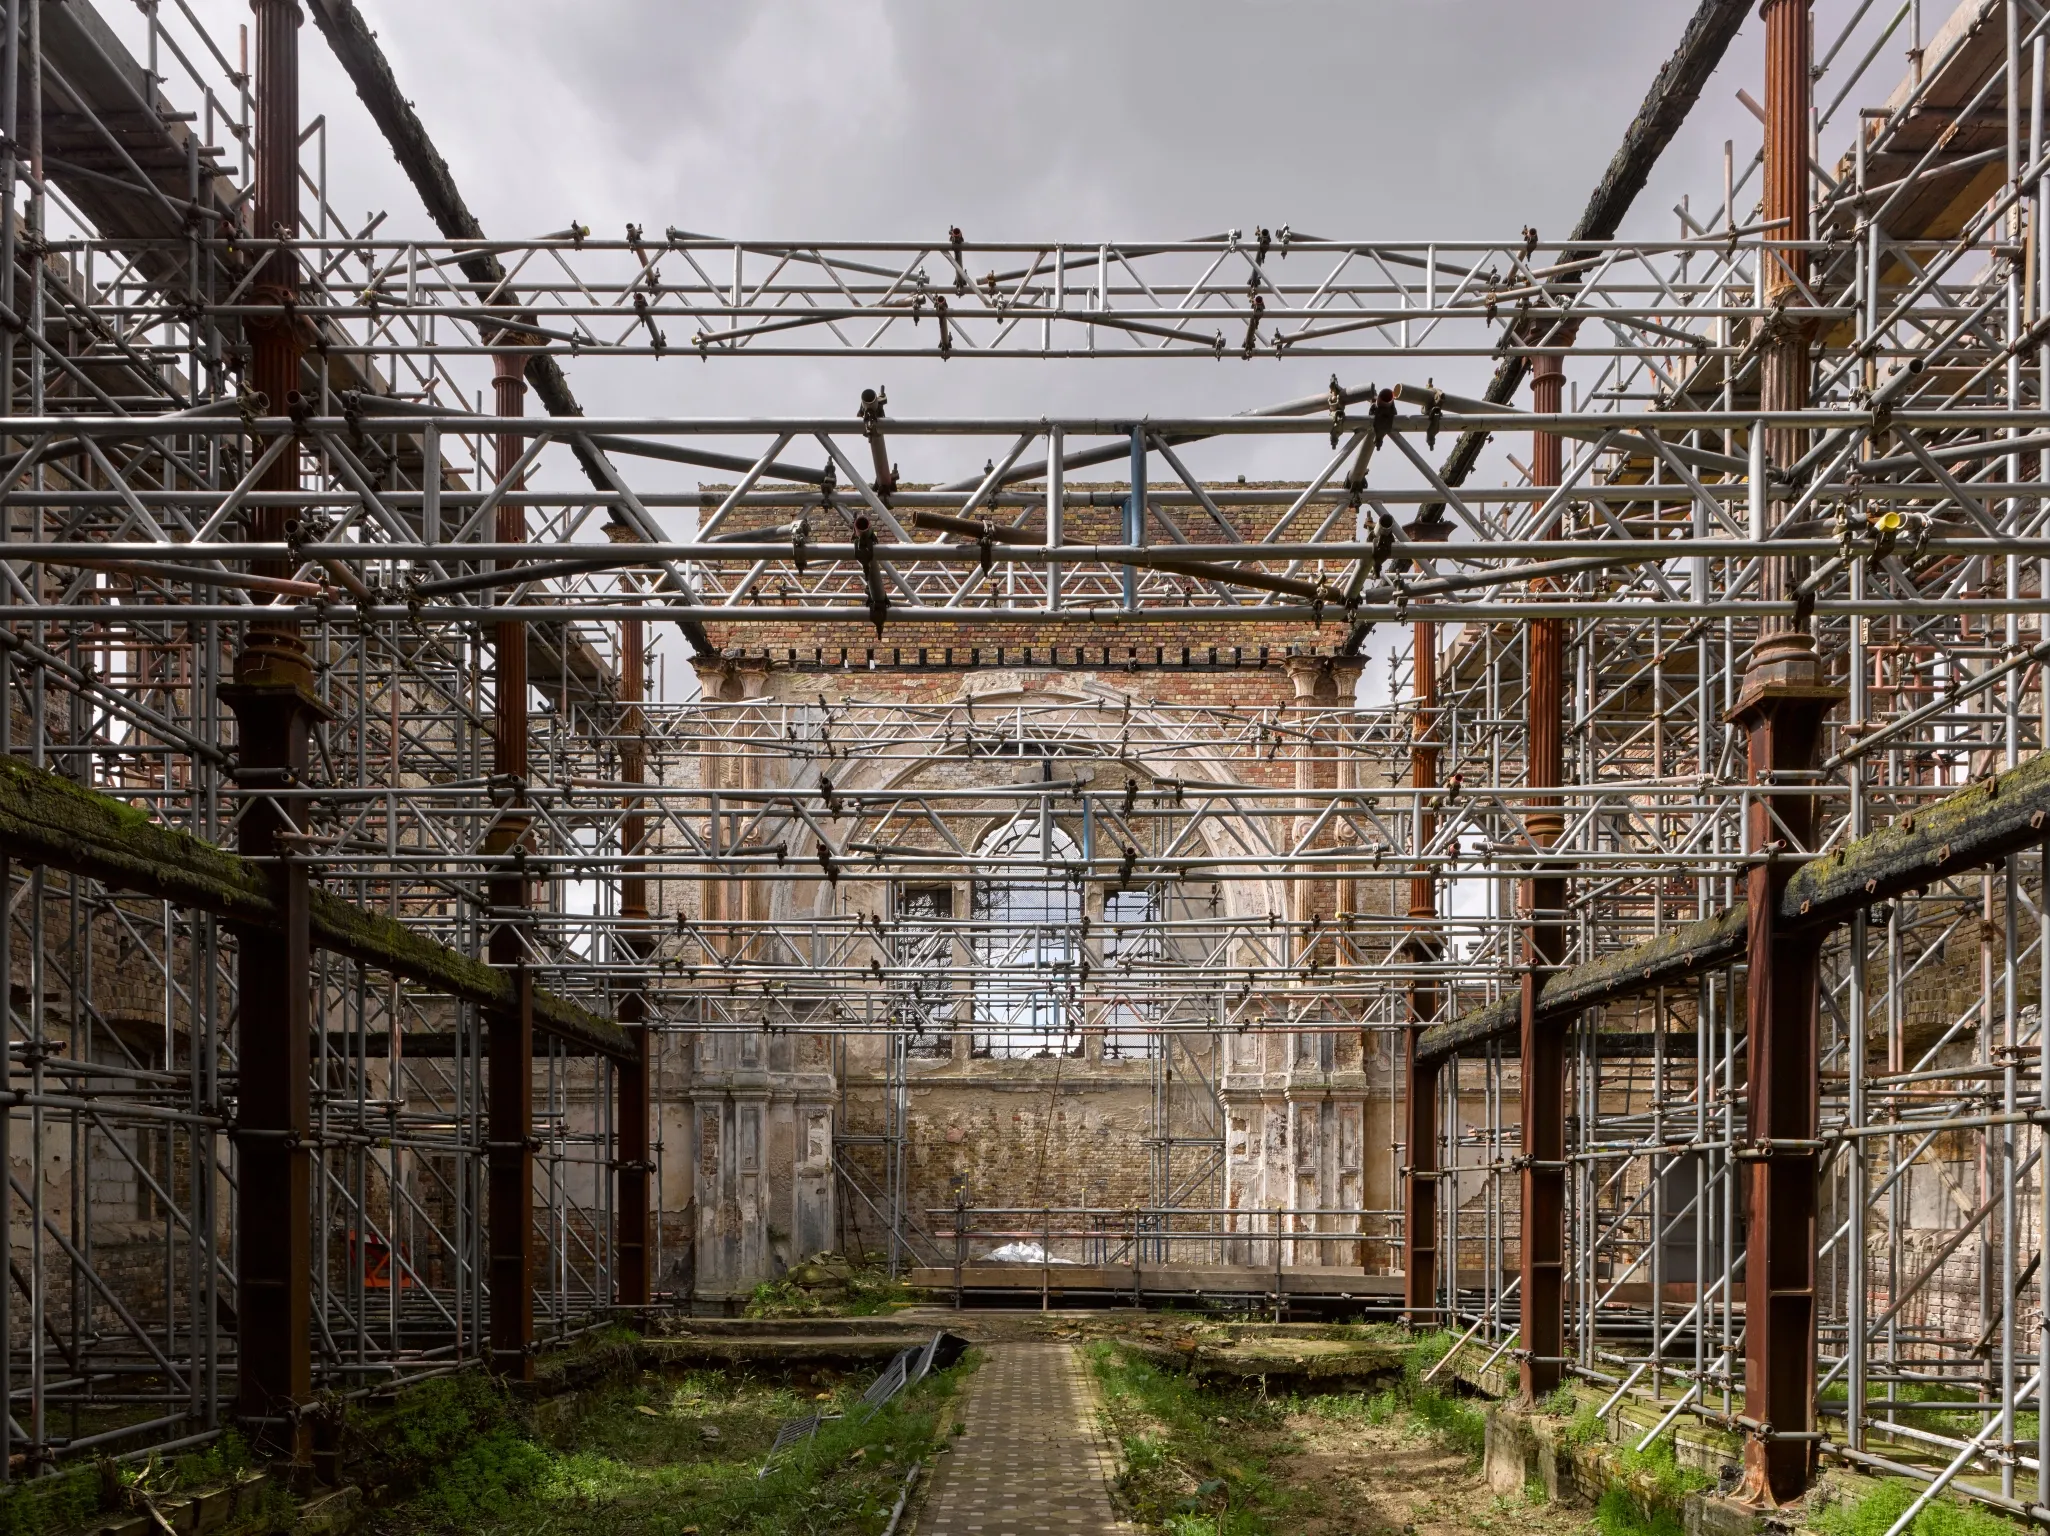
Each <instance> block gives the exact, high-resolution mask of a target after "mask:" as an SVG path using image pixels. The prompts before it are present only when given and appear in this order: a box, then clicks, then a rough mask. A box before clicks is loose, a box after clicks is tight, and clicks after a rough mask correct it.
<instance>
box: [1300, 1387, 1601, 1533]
mask: <svg viewBox="0 0 2050 1536" xmlns="http://www.w3.org/2000/svg"><path fill="white" fill-rule="evenodd" d="M1284 1422H1285V1427H1286V1430H1287V1432H1288V1434H1289V1435H1290V1436H1292V1437H1293V1438H1294V1439H1295V1441H1296V1442H1297V1444H1298V1445H1299V1446H1300V1449H1299V1450H1298V1451H1297V1453H1296V1454H1295V1455H1293V1456H1290V1457H1289V1458H1288V1459H1287V1460H1286V1462H1285V1463H1284V1464H1283V1466H1282V1468H1281V1470H1282V1471H1283V1473H1284V1475H1285V1477H1286V1478H1287V1480H1288V1481H1289V1482H1290V1483H1292V1484H1294V1485H1295V1486H1297V1487H1303V1488H1310V1489H1314V1490H1315V1491H1316V1493H1317V1502H1318V1504H1319V1505H1320V1506H1321V1508H1320V1509H1319V1511H1318V1512H1317V1513H1315V1514H1311V1515H1307V1516H1306V1517H1305V1518H1304V1520H1303V1525H1302V1530H1303V1531H1304V1532H1305V1533H1306V1536H1391V1533H1396V1532H1407V1533H1412V1536H1465V1533H1468V1532H1472V1531H1492V1532H1505V1533H1506V1532H1516V1533H1519V1536H1520V1533H1524V1532H1530V1533H1548V1536H1565V1533H1567V1532H1575V1533H1579V1532H1587V1531H1591V1530H1593V1529H1594V1522H1593V1512H1592V1511H1591V1510H1586V1509H1566V1508H1561V1507H1558V1506H1552V1505H1533V1504H1531V1503H1529V1502H1528V1501H1526V1500H1525V1498H1524V1497H1523V1495H1522V1494H1520V1493H1519V1494H1508V1495H1498V1494H1494V1493H1491V1492H1489V1490H1488V1485H1487V1484H1486V1482H1484V1481H1483V1480H1482V1478H1481V1475H1480V1469H1479V1468H1478V1467H1476V1466H1475V1465H1474V1464H1473V1463H1472V1462H1471V1461H1469V1460H1468V1459H1467V1458H1466V1457H1465V1456H1463V1455H1460V1454H1459V1453H1457V1452H1453V1451H1448V1450H1445V1449H1444V1448H1443V1447H1442V1446H1441V1445H1440V1444H1439V1443H1438V1442H1437V1441H1436V1440H1435V1439H1433V1438H1432V1437H1431V1436H1429V1435H1428V1434H1427V1433H1425V1432H1424V1431H1422V1430H1420V1429H1418V1428H1416V1427H1414V1426H1412V1425H1411V1424H1410V1423H1409V1421H1408V1420H1407V1419H1406V1418H1405V1417H1404V1416H1402V1415H1400V1414H1398V1415H1397V1416H1396V1417H1395V1418H1393V1419H1391V1420H1389V1421H1388V1422H1387V1423H1385V1424H1366V1423H1361V1422H1357V1421H1342V1422H1333V1421H1331V1420H1328V1419H1324V1418H1320V1417H1317V1416H1316V1415H1314V1414H1309V1413H1292V1414H1290V1415H1289V1416H1288V1418H1287V1419H1286V1420H1285V1421H1284Z"/></svg>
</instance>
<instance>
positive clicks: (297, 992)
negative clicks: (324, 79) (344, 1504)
mask: <svg viewBox="0 0 2050 1536" xmlns="http://www.w3.org/2000/svg"><path fill="white" fill-rule="evenodd" d="M252 8H253V9H254V11H255V12H256V102H255V118H256V121H255V140H256V143H255V150H256V161H255V186H254V192H255V198H254V201H253V206H252V217H253V219H254V222H255V226H256V237H257V240H258V241H259V242H262V241H266V240H277V241H280V242H283V241H287V240H291V239H295V238H297V236H298V233H299V23H300V19H301V18H300V14H299V5H298V0H253V6H252ZM253 295H254V297H255V298H256V299H257V301H258V302H259V303H262V304H266V305H274V306H277V307H278V309H279V310H280V311H281V313H280V314H279V315H277V316H274V317H269V318H265V319H261V320H253V321H251V322H250V323H249V325H248V328H247V334H248V339H249V373H248V377H249V380H250V384H251V386H252V387H253V389H254V391H255V394H256V397H257V401H256V409H257V411H258V412H260V413H263V414H275V413H281V412H285V411H288V410H291V409H293V408H294V407H296V406H297V405H298V403H299V394H298V382H299V353H300V343H299V329H298V320H297V318H296V311H295V305H296V303H297V300H298V296H299V263H298V257H297V256H296V255H295V254H293V253H292V252H291V251H289V250H284V249H279V250H274V251H272V252H271V253H270V254H269V255H268V256H266V257H265V258H263V263H262V268H261V270H260V272H259V274H258V276H257V280H256V283H255V285H254V288H253ZM298 484H299V459H298V453H297V450H296V449H293V450H292V451H289V452H287V453H286V454H284V455H283V456H281V457H280V458H279V459H278V461H277V463H276V464H275V465H273V466H272V468H271V469H270V471H269V472H268V473H267V474H266V476H265V477H264V480H263V482H262V485H261V489H263V490H271V491H293V490H297V489H298ZM285 518H286V513H285V509H284V508H282V507H256V508H253V509H252V510H251V511H250V512H249V513H248V514H247V519H248V523H249V532H250V536H251V537H252V538H254V539H257V540H260V541H264V542H277V541H278V540H281V539H282V538H283V537H284V535H285ZM251 570H252V571H253V573H254V574H255V575H257V576H260V577H267V578H271V579H273V580H279V579H284V578H288V577H290V576H291V574H292V570H291V563H290V562H289V561H284V560H263V561H256V562H253V563H252V566H251ZM266 606H269V605H267V604H259V605H258V608H257V615H258V616H257V617H256V618H255V619H254V620H253V621H252V622H251V624H250V625H249V628H248V630H247V631H246V633H245V634H244V636H243V642H242V647H241V649H240V651H239V652H238V653H237V654H236V657H235V664H234V681H233V683H232V684H230V685H229V686H228V687H225V688H223V689H222V690H221V695H222V698H223V699H224V700H225V701H226V702H227V704H228V706H229V707H230V708H231V709H233V710H234V711H235V719H236V725H237V728H238V732H239V736H240V740H239V743H238V745H237V750H236V755H235V780H236V783H237V785H238V787H240V788H241V789H244V790H254V791H257V792H258V795H257V798H254V799H252V800H250V801H249V802H247V803H246V804H245V805H244V807H243V812H242V815H241V816H240V817H239V818H238V819H237V822H236V829H237V832H236V835H237V839H238V842H239V846H240V851H241V852H242V853H244V854H247V855H250V856H253V857H255V858H259V859H263V860H268V861H275V862H269V863H267V864H266V865H265V866H264V873H263V880H264V883H265V885H266V886H267V888H268V890H269V892H270V895H271V899H272V902H273V904H274V906H275V909H276V913H277V920H276V923H275V925H274V926H270V927H266V929H265V930H263V932H262V933H261V935H260V936H259V934H258V933H256V932H254V931H248V930H245V931H244V932H243V933H242V934H241V943H240V944H239V946H238V961H237V971H238V975H237V981H238V997H237V1008H236V1021H237V1023H236V1032H235V1047H236V1079H237V1091H236V1116H235V1129H234V1138H235V1149H236V1176H237V1184H238V1198H237V1207H236V1227H237V1237H238V1240H237V1242H236V1244H235V1283H236V1311H237V1316H238V1321H237V1348H236V1361H237V1367H236V1368H237V1378H238V1379H237V1385H236V1412H237V1414H238V1416H239V1417H240V1418H241V1419H242V1421H243V1422H244V1423H245V1424H246V1425H247V1427H248V1428H249V1429H250V1431H251V1432H252V1435H253V1437H254V1438H255V1440H256V1441H257V1443H258V1444H260V1445H263V1446H265V1447H266V1448H268V1449H269V1450H270V1451H271V1452H272V1454H274V1455H280V1456H283V1457H285V1458H286V1459H288V1460H290V1461H293V1462H305V1461H306V1460H307V1458H308V1455H309V1453H310V1451H311V1445H312V1442H311V1436H310V1421H309V1420H307V1419H306V1418H304V1417H303V1416H302V1414H303V1410H304V1409H306V1408H308V1407H310V1406H311V1403H312V1397H313V1338H312V1311H311V1300H310V1298H311V1295H312V1280H313V1231H312V1221H313V1206H312V1195H313V1185H312V1175H313V1163H312V1151H311V1148H310V1146H309V1145H308V1142H309V1138H310V1136H311V1134H312V1129H313V1121H312V1109H311V1104H312V1077H311V1072H310V1067H311V1054H312V1053H311V1051H310V1049H309V1042H310V1037H311V1034H312V1030H313V992H312V975H313V935H312V903H311V899H310V893H311V882H310V880H309V879H308V876H307V870H306V866H305V865H304V864H303V863H301V862H300V861H299V860H298V859H297V858H295V857H293V855H295V854H296V853H298V852H299V851H300V850H299V849H298V847H297V845H296V842H295V841H294V839H295V837H296V835H297V833H298V832H299V830H300V829H299V827H298V826H297V824H296V823H295V821H294V820H293V815H292V804H293V802H291V801H287V800H279V799H275V798H267V797H264V796H263V795H262V794H261V791H263V790H266V789H272V790H282V789H290V788H294V787H296V786H297V785H299V784H301V783H303V782H304V780H305V777H306V766H307V759H308V757H309V755H310V752H311V747H312V727H313V722H314V721H315V720H317V719H319V718H320V717H321V716H322V715H324V714H325V713H326V712H327V711H326V708H325V706H324V705H322V704H321V702H320V700H319V697H318V696H317V695H316V694H315V693H314V691H313V670H312V667H311V666H310V665H309V664H308V660H307V655H306V647H305V644H304V642H303V641H302V640H301V638H300V635H299V629H298V625H297V624H296V623H295V622H293V621H291V620H286V619H266V618H265V617H264V616H263V608H264V607H266Z"/></svg>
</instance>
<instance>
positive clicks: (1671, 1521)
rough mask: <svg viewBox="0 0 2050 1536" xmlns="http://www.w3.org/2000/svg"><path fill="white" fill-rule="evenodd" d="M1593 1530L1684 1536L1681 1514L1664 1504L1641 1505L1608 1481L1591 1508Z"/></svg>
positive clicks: (1609, 1534)
mask: <svg viewBox="0 0 2050 1536" xmlns="http://www.w3.org/2000/svg"><path fill="white" fill-rule="evenodd" d="M1594 1523H1595V1529H1597V1530H1598V1531H1600V1532H1601V1533H1602V1536H1683V1533H1684V1531H1685V1527H1684V1526H1682V1525H1681V1523H1680V1517H1679V1515H1677V1514H1676V1513H1674V1512H1673V1511H1672V1510H1671V1509H1669V1508H1667V1507H1666V1506H1665V1505H1663V1504H1654V1505H1651V1506H1649V1507H1647V1506H1645V1505H1643V1504H1640V1503H1639V1502H1638V1501H1637V1500H1636V1499H1635V1498H1633V1497H1632V1496H1631V1495H1630V1494H1629V1493H1628V1492H1626V1491H1625V1490H1624V1489H1623V1488H1622V1487H1621V1486H1620V1485H1617V1484H1611V1485H1610V1486H1609V1487H1608V1488H1606V1489H1604V1490H1603V1492H1602V1496H1601V1500H1600V1502H1599V1503H1597V1504H1596V1505H1595V1507H1594Z"/></svg>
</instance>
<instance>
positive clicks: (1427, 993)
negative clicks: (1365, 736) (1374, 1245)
mask: <svg viewBox="0 0 2050 1536" xmlns="http://www.w3.org/2000/svg"><path fill="white" fill-rule="evenodd" d="M1436 630H1437V626H1436V625H1434V624H1430V623H1425V622H1421V621H1420V622H1419V623H1418V624H1417V626H1416V630H1415V653H1416V660H1415V663H1414V665H1413V667H1412V669H1411V670H1412V672H1413V673H1414V676H1415V689H1414V692H1415V696H1416V715H1415V721H1414V724H1413V726H1412V730H1413V732H1414V734H1413V736H1412V738H1411V740H1410V748H1409V782H1410V785H1411V787H1412V788H1414V789H1418V790H1434V789H1436V788H1437V787H1438V742H1437V736H1436V729H1435V721H1434V719H1433V714H1432V704H1433V700H1434V698H1435V696H1436V694H1437V691H1438V675H1437V674H1438V639H1437V633H1436ZM1416 817H1417V831H1416V841H1417V849H1418V851H1419V852H1422V851H1423V850H1425V849H1426V848H1428V847H1429V846H1430V842H1431V837H1432V835H1433V834H1434V833H1435V832H1436V830H1437V820H1438V818H1437V814H1436V812H1435V811H1433V810H1432V809H1431V807H1430V805H1429V803H1428V802H1427V801H1426V800H1425V799H1424V797H1423V796H1422V795H1419V796H1418V797H1417V809H1416ZM1437 922H1438V890H1437V884H1436V882H1435V881H1434V880H1433V879H1432V878H1431V871H1430V866H1429V865H1427V864H1420V865H1418V866H1417V870H1416V873H1415V874H1413V875H1411V876H1410V880H1409V928H1410V933H1409V940H1408V945H1409V960H1410V964H1412V965H1415V966H1420V967H1421V966H1428V965H1431V964H1433V963H1434V962H1435V961H1436V960H1437V959H1438V957H1439V954H1440V953H1441V948H1442V946H1441V943H1440V939H1439V935H1438V931H1437ZM1438 1009H1439V997H1438V988H1437V986H1436V984H1435V983H1434V982H1432V981H1431V980H1430V979H1428V978H1427V977H1419V978H1417V979H1416V980H1414V981H1412V982H1411V983H1410V987H1409V1015H1410V1018H1409V1026H1410V1027H1409V1076H1408V1082H1407V1084H1406V1087H1405V1097H1404V1103H1403V1107H1404V1126H1403V1138H1404V1140H1403V1145H1404V1147H1405V1148H1406V1149H1407V1151H1408V1153H1409V1178H1408V1180H1407V1181H1406V1183H1405V1185H1404V1190H1405V1194H1406V1196H1407V1198H1406V1199H1405V1200H1404V1202H1403V1210H1402V1301H1403V1306H1404V1307H1405V1308H1406V1309H1407V1314H1408V1317H1409V1321H1410V1323H1411V1324H1412V1325H1413V1326H1415V1327H1419V1328H1424V1327H1430V1326H1432V1325H1434V1324H1435V1323H1436V1322H1437V1321H1438V1318H1439V1312H1438V1064H1437V1063H1436V1062H1434V1061H1419V1060H1418V1059H1417V1045H1418V1043H1419V1042H1420V1040H1421V1039H1422V1036H1423V1032H1424V1030H1425V1029H1426V1028H1427V1027H1428V1026H1430V1025H1431V1024H1433V1023H1435V1022H1437V1018H1438ZM1453 1283H1454V1285H1457V1284H1458V1277H1457V1276H1454V1277H1453Z"/></svg>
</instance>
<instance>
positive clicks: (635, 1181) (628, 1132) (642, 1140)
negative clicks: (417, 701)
mask: <svg viewBox="0 0 2050 1536" xmlns="http://www.w3.org/2000/svg"><path fill="white" fill-rule="evenodd" d="M624 532H625V530H621V534H622V535H624ZM621 542H626V539H625V538H624V537H622V538H621ZM628 585H629V589H631V585H632V583H631V579H629V583H628ZM646 687H647V635H646V632H645V628H644V626H643V625H642V623H641V621H640V620H639V619H628V620H626V621H625V622H623V623H622V624H621V625H620V626H619V702H620V721H619V778H620V782H621V783H623V784H625V785H627V786H628V787H629V794H631V791H632V786H634V785H638V784H644V783H646V782H647V760H646V754H645V753H644V752H643V750H642V746H641V731H642V715H641V701H642V699H643V697H644V695H645V691H646ZM646 845H647V817H646V816H645V815H644V814H642V809H641V803H640V801H639V800H638V799H629V800H628V801H627V803H626V814H625V815H624V816H623V817H622V818H621V819H620V824H619V851H620V853H621V854H622V855H623V856H625V857H626V858H627V859H634V858H637V857H639V856H640V854H641V852H642V850H643V849H644V848H645V847H646ZM619 915H620V917H621V919H622V920H623V921H624V923H625V934H624V943H625V946H626V950H627V952H628V953H629V954H630V955H632V957H633V959H634V961H635V962H636V963H637V964H638V963H640V962H643V961H645V960H646V959H647V957H648V941H647V938H646V935H645V934H643V933H642V931H641V930H642V928H643V927H644V926H645V925H646V923H647V920H648V879H647V876H646V874H644V873H643V872H642V871H641V869H640V867H639V866H638V865H635V864H631V863H629V864H628V865H627V866H626V868H625V871H624V873H623V874H622V875H621V877H620V882H619ZM644 980H645V978H644V977H643V976H641V975H639V974H635V975H634V976H632V977H630V978H629V979H628V981H627V986H626V990H625V991H624V992H623V993H622V994H621V996H620V999H619V1022H620V1023H621V1024H622V1025H624V1026H625V1027H626V1029H627V1032H628V1033H629V1034H630V1035H632V1036H633V1042H634V1059H633V1060H632V1061H631V1062H625V1063H622V1064H621V1065H620V1066H619V1068H618V1070H617V1071H616V1072H615V1073H614V1074H613V1081H614V1083H615V1084H617V1092H618V1095H619V1105H618V1113H617V1115H616V1116H615V1119H614V1124H616V1125H617V1126H618V1128H619V1130H618V1135H619V1145H618V1147H617V1149H616V1156H617V1157H618V1169H619V1184H618V1193H619V1199H618V1209H619V1237H618V1246H619V1268H618V1275H619V1301H620V1304H621V1305H622V1306H629V1307H638V1306H646V1305H647V1304H648V1302H649V1301H650V1300H651V1299H652V1294H653V1293H652V1289H651V1285H650V1276H649V1273H648V1257H649V1252H650V1248H651V1245H650V1243H649V1240H648V1237H649V1234H648V1224H649V1220H650V1215H649V1208H648V1194H649V1188H648V1185H649V1177H648V1176H649V1174H650V1172H651V1171H652V1169H653V1162H652V1160H651V1157H650V1147H649V1135H648V1108H649V1106H648V1086H649V1082H648V1080H649V1067H650V1058H651V1056H652V1054H653V1053H652V1050H651V1044H652V1042H651V1041H650V1040H649V1038H648V1029H647V1017H648V1000H647V996H646V994H645V993H644V992H643V991H642V986H643V983H644Z"/></svg>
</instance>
